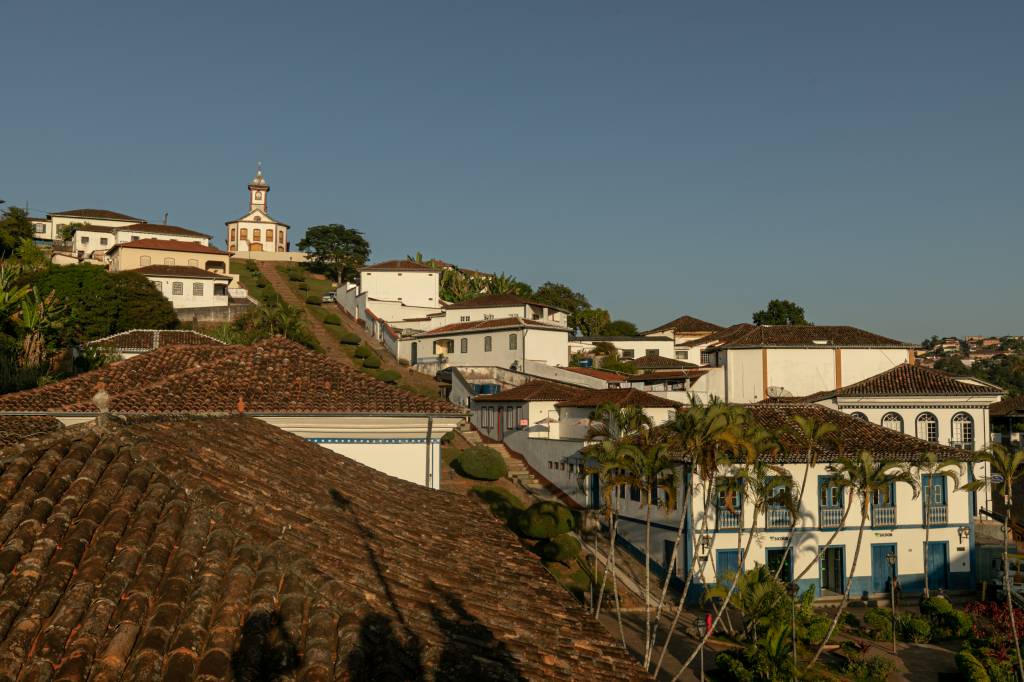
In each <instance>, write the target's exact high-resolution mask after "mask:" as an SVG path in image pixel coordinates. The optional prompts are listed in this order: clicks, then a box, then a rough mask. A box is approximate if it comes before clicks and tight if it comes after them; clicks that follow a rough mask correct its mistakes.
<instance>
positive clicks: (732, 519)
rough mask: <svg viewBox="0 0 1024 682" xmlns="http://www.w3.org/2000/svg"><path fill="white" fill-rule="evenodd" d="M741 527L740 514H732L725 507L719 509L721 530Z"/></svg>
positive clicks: (719, 526)
mask: <svg viewBox="0 0 1024 682" xmlns="http://www.w3.org/2000/svg"><path fill="white" fill-rule="evenodd" d="M739 527H740V513H739V512H731V511H729V510H728V509H726V508H725V507H719V508H718V528H719V530H730V529H735V528H739Z"/></svg>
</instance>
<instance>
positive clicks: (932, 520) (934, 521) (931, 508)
mask: <svg viewBox="0 0 1024 682" xmlns="http://www.w3.org/2000/svg"><path fill="white" fill-rule="evenodd" d="M925 511H926V513H927V514H928V525H929V526H935V525H943V524H946V523H948V519H949V515H948V514H947V513H946V505H944V504H931V505H928V508H927V509H926V510H925Z"/></svg>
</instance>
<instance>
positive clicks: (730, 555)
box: [715, 549, 740, 582]
mask: <svg viewBox="0 0 1024 682" xmlns="http://www.w3.org/2000/svg"><path fill="white" fill-rule="evenodd" d="M739 568H740V551H739V550H738V549H720V550H718V552H717V553H716V554H715V577H716V578H717V579H718V582H723V581H724V580H725V577H726V575H730V574H731V575H735V574H736V572H737V571H739Z"/></svg>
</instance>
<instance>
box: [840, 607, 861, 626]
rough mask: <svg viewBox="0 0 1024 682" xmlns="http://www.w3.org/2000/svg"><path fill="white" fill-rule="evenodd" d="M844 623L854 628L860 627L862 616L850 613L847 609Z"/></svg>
mask: <svg viewBox="0 0 1024 682" xmlns="http://www.w3.org/2000/svg"><path fill="white" fill-rule="evenodd" d="M843 625H845V626H847V627H851V628H854V629H859V628H860V618H858V617H857V614H855V613H850V612H849V611H847V612H846V613H844V614H843Z"/></svg>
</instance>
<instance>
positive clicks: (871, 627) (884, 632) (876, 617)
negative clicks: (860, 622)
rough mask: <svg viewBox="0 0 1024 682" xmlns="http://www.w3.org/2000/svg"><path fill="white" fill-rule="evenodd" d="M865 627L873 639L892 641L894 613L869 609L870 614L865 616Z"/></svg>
mask: <svg viewBox="0 0 1024 682" xmlns="http://www.w3.org/2000/svg"><path fill="white" fill-rule="evenodd" d="M864 627H865V629H866V630H867V631H868V636H870V637H871V638H872V639H875V640H881V641H885V640H889V639H892V612H890V611H883V610H882V609H868V612H867V613H865V614H864Z"/></svg>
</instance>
